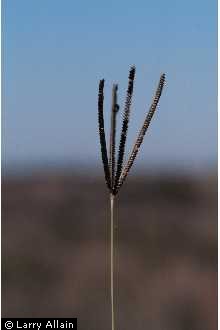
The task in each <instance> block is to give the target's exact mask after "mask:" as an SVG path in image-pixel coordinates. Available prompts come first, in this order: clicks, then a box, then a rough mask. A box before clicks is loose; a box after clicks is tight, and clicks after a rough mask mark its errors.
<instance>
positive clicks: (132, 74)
mask: <svg viewBox="0 0 220 330" xmlns="http://www.w3.org/2000/svg"><path fill="white" fill-rule="evenodd" d="M134 78H135V66H132V67H131V69H130V72H129V77H128V89H127V95H126V101H125V108H124V115H123V123H122V129H121V137H120V144H119V150H118V161H117V171H116V175H115V183H114V188H113V193H114V194H116V192H117V190H118V189H117V187H118V183H119V178H120V176H121V171H122V166H123V159H124V153H125V143H126V138H127V130H128V123H129V117H130V108H131V100H132V94H133V88H134Z"/></svg>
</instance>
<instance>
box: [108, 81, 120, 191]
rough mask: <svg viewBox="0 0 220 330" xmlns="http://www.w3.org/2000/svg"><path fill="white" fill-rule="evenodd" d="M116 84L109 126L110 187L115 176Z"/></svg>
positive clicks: (113, 91) (113, 90) (113, 89)
mask: <svg viewBox="0 0 220 330" xmlns="http://www.w3.org/2000/svg"><path fill="white" fill-rule="evenodd" d="M117 91H118V85H115V84H114V85H113V87H112V109H111V128H110V150H109V169H110V174H111V187H112V189H113V187H114V178H115V140H116V116H117V112H118V110H119V106H118V104H117Z"/></svg>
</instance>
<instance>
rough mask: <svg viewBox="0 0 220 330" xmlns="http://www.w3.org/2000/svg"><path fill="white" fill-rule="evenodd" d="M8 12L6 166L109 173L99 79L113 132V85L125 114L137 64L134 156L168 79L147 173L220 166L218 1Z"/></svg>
mask: <svg viewBox="0 0 220 330" xmlns="http://www.w3.org/2000/svg"><path fill="white" fill-rule="evenodd" d="M2 10H3V12H2V19H3V35H2V37H3V52H2V55H3V66H2V72H3V103H2V105H3V108H2V109H3V111H2V128H3V134H2V136H3V141H2V158H3V166H4V167H6V168H7V167H16V166H39V165H41V164H48V166H50V165H51V166H53V165H54V164H57V165H58V166H61V165H62V164H64V165H68V164H69V165H70V166H73V165H74V164H75V165H76V164H79V163H80V164H84V165H86V166H93V167H96V168H99V167H100V166H101V164H100V152H99V140H98V134H97V88H98V80H99V79H101V78H105V79H106V87H105V94H106V96H105V111H106V113H105V115H106V128H108V124H109V121H108V115H109V110H110V95H111V85H112V83H113V82H117V83H119V99H120V102H121V109H122V108H123V102H124V96H125V91H126V87H127V76H128V70H129V66H130V65H132V64H135V65H136V68H137V75H136V83H135V89H134V99H133V106H132V113H131V121H130V126H129V132H128V135H129V137H128V149H127V151H128V152H129V150H130V148H131V145H132V142H133V140H134V138H135V136H136V134H137V131H138V130H139V128H140V126H141V125H142V121H143V120H144V117H145V114H146V112H147V110H148V107H149V105H150V102H151V99H152V96H153V94H154V91H155V88H156V85H157V82H158V79H159V76H160V74H161V73H162V72H165V73H166V75H167V84H166V89H165V91H164V94H163V95H162V98H161V102H160V106H159V108H158V112H157V114H156V115H155V117H154V119H153V121H152V124H151V127H150V129H149V131H148V133H147V135H146V137H145V141H144V144H143V146H142V148H141V149H142V150H141V153H140V154H139V157H138V160H137V162H136V163H137V165H139V166H144V167H145V166H149V167H150V166H151V167H158V168H160V167H161V168H162V167H170V168H172V167H177V168H181V169H183V170H199V169H203V168H207V167H209V166H211V167H212V166H215V165H216V162H217V3H216V1H204V0H200V1H199V0H194V1H189V0H186V1H181V2H180V1H174V0H170V1H162V0H158V1H156V0H149V1H142V0H139V1H138V0H137V1H98V0H94V1H72V0H65V1H60V0H59V1H58V0H44V1H43V0H38V1H29V0H19V1H16V0H10V1H7V0H3V2H2ZM119 126H121V125H120V124H119Z"/></svg>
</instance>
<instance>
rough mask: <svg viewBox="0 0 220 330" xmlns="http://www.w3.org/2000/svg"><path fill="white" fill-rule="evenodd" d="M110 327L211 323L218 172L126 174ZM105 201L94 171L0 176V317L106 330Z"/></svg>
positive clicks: (159, 328) (210, 329)
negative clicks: (69, 321) (58, 320)
mask: <svg viewBox="0 0 220 330" xmlns="http://www.w3.org/2000/svg"><path fill="white" fill-rule="evenodd" d="M116 213H117V219H118V231H117V237H118V244H117V247H118V254H117V261H116V263H117V271H116V274H117V275H116V278H117V287H116V291H117V325H118V326H117V329H121V330H123V329H126V330H129V329H136V330H142V329H151V330H214V329H217V180H216V176H214V175H213V176H209V177H208V176H207V177H205V178H195V177H194V178H193V177H183V176H182V177H178V176H166V175H161V176H152V177H146V176H143V177H141V176H140V177H135V176H133V177H132V176H131V178H129V179H128V180H127V182H126V183H125V185H124V186H123V188H122V190H121V191H120V193H119V198H118V201H117V210H116ZM108 220H109V200H108V194H107V190H106V187H105V185H104V180H103V178H102V177H97V176H95V175H93V174H92V173H91V174H90V175H89V174H88V175H87V176H86V177H85V176H84V177H83V176H81V175H78V174H74V173H69V174H68V173H66V174H59V175H58V174H56V175H55V174H51V175H48V174H38V175H34V176H30V177H29V178H25V177H23V178H21V177H17V178H16V177H15V178H13V179H12V178H11V179H10V178H6V179H3V183H2V317H78V329H81V330H87V329H89V330H99V329H100V330H103V329H110V320H111V315H110V292H109V281H110V277H109V264H108V262H109V253H108V252H109V247H108V243H109V237H108V228H109V227H108V222H109V221H108Z"/></svg>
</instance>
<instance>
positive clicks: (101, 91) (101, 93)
mask: <svg viewBox="0 0 220 330" xmlns="http://www.w3.org/2000/svg"><path fill="white" fill-rule="evenodd" d="M104 84H105V80H104V79H102V80H100V82H99V95H98V124H99V137H100V146H101V154H102V162H103V167H104V173H105V181H106V185H107V187H108V188H109V190H110V191H111V178H110V171H109V165H108V154H107V148H106V139H105V127H104V115H103V103H104Z"/></svg>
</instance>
